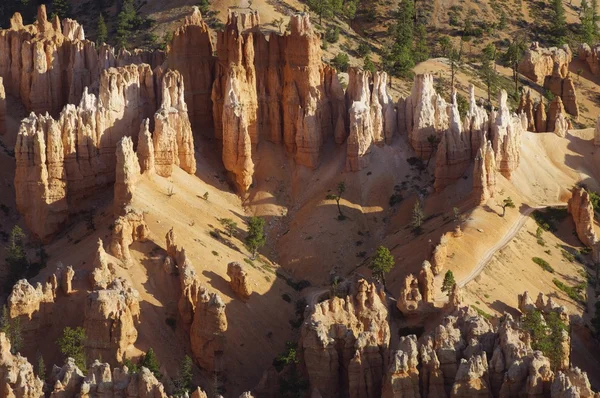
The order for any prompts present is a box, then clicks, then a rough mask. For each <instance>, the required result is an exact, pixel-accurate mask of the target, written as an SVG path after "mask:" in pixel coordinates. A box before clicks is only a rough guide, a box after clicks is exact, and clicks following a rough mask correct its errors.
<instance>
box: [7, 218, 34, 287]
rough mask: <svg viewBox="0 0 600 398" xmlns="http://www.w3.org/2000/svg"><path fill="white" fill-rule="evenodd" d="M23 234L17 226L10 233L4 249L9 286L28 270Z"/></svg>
mask: <svg viewBox="0 0 600 398" xmlns="http://www.w3.org/2000/svg"><path fill="white" fill-rule="evenodd" d="M24 240H25V234H24V233H23V230H22V229H21V227H19V226H18V225H15V226H14V227H13V229H12V230H11V231H10V235H9V238H8V246H7V248H6V260H5V261H6V264H8V267H9V270H10V275H11V277H10V282H11V284H12V283H13V282H14V281H16V280H17V279H19V278H20V277H21V276H22V275H23V274H24V273H25V272H26V271H27V268H29V261H28V260H27V256H26V255H25V243H24Z"/></svg>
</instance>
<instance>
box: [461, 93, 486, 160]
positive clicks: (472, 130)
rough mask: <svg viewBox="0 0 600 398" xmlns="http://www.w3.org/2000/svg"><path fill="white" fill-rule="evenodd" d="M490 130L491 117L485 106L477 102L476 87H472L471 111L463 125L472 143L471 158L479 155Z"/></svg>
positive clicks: (468, 112)
mask: <svg viewBox="0 0 600 398" xmlns="http://www.w3.org/2000/svg"><path fill="white" fill-rule="evenodd" d="M489 130H490V117H489V115H488V113H487V111H486V110H485V108H484V107H483V106H479V105H477V101H476V100H475V86H473V85H472V84H471V86H470V98H469V110H468V111H467V115H466V116H465V120H464V123H463V131H464V132H465V134H466V136H467V137H466V139H467V141H468V142H470V143H471V156H472V157H474V156H476V155H477V152H478V151H479V148H480V147H481V145H482V143H483V142H485V140H486V139H487V135H488V133H489Z"/></svg>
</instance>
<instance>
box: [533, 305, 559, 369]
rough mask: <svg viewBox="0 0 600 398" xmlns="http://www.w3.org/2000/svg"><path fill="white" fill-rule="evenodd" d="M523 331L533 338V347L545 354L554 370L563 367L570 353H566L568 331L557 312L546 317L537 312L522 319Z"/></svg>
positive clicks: (552, 312)
mask: <svg viewBox="0 0 600 398" xmlns="http://www.w3.org/2000/svg"><path fill="white" fill-rule="evenodd" d="M522 325H523V329H524V330H526V331H528V332H529V335H530V336H531V347H532V348H533V349H534V350H539V351H542V352H543V353H544V355H545V356H546V357H548V359H550V364H551V366H552V368H553V369H557V368H559V367H560V366H561V364H562V362H563V360H564V358H565V356H566V355H568V353H566V352H564V350H563V346H562V342H563V339H564V336H563V332H565V331H568V330H567V326H566V325H565V323H564V322H563V321H562V320H561V319H560V316H559V315H558V313H557V312H555V311H551V312H550V313H548V314H546V315H544V314H542V312H540V311H538V310H535V311H532V312H531V313H529V314H528V315H527V316H525V317H524V318H523V319H522Z"/></svg>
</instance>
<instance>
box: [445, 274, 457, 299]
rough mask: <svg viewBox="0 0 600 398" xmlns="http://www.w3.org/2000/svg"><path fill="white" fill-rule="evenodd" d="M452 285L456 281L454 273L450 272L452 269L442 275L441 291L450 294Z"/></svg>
mask: <svg viewBox="0 0 600 398" xmlns="http://www.w3.org/2000/svg"><path fill="white" fill-rule="evenodd" d="M454 285H456V281H455V280H454V274H453V273H452V271H447V272H446V275H444V282H442V292H446V294H447V295H448V296H450V293H451V292H452V289H453V288H454Z"/></svg>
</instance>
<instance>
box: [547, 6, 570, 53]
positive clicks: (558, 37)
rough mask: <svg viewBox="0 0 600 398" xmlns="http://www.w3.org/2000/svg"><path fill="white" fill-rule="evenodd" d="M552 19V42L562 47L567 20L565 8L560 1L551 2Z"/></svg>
mask: <svg viewBox="0 0 600 398" xmlns="http://www.w3.org/2000/svg"><path fill="white" fill-rule="evenodd" d="M551 5H552V17H551V20H550V24H551V25H550V26H551V29H552V33H553V35H554V41H555V44H557V45H562V44H564V42H565V36H566V35H567V18H566V16H565V8H564V6H563V3H562V0H552V4H551Z"/></svg>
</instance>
